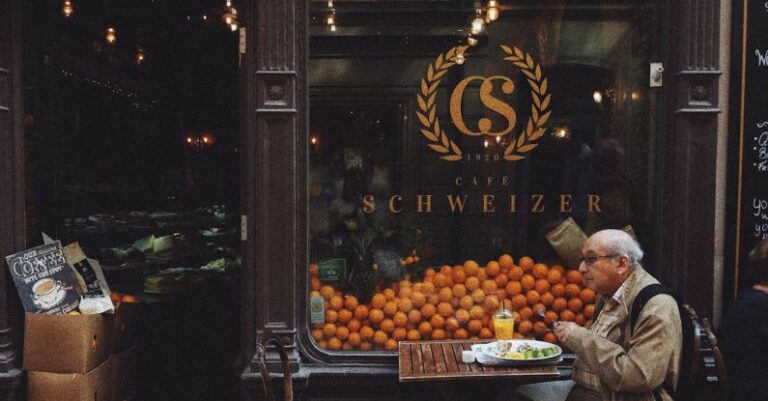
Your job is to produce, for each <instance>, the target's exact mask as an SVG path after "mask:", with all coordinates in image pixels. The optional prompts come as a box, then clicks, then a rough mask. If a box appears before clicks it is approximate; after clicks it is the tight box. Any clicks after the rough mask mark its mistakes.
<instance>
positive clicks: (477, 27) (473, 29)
mask: <svg viewBox="0 0 768 401" xmlns="http://www.w3.org/2000/svg"><path fill="white" fill-rule="evenodd" d="M484 31H485V20H484V19H483V12H482V10H480V9H479V8H478V9H477V11H476V13H475V18H474V19H472V22H471V23H470V25H469V32H470V33H471V34H473V35H480V34H481V33H483V32H484Z"/></svg>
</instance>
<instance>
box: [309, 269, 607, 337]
mask: <svg viewBox="0 0 768 401" xmlns="http://www.w3.org/2000/svg"><path fill="white" fill-rule="evenodd" d="M309 271H310V296H321V297H323V298H324V300H325V322H324V323H316V324H314V325H312V329H311V334H312V337H313V338H314V340H315V341H316V342H317V344H318V345H319V346H320V347H321V348H324V349H328V350H333V351H337V350H344V351H350V350H361V351H369V350H382V349H383V350H388V351H394V350H396V349H397V343H398V341H402V340H428V339H432V340H445V339H491V338H493V336H494V333H493V324H492V319H491V317H492V316H493V314H494V313H496V312H497V311H498V310H499V309H500V308H501V306H502V304H504V305H506V307H507V309H510V310H511V311H512V315H513V316H514V318H515V334H514V335H515V337H516V338H536V339H539V340H543V341H548V342H551V343H557V338H556V337H555V335H554V333H553V332H552V324H553V323H554V322H555V321H558V320H563V321H570V322H575V323H577V324H579V325H581V326H583V325H585V324H586V323H587V322H588V321H589V320H590V319H591V318H592V315H593V314H594V310H595V305H594V303H595V293H594V291H592V290H590V289H588V288H583V287H582V277H581V273H579V271H578V270H566V269H565V268H563V267H562V266H560V265H552V266H548V265H546V264H543V263H535V262H534V261H533V259H531V258H530V257H527V256H523V257H521V258H520V259H519V260H518V263H517V264H515V263H514V259H513V258H512V256H510V255H508V254H504V255H501V256H499V258H498V260H491V261H490V262H488V263H487V264H486V265H485V266H480V265H479V264H478V263H477V262H476V261H474V260H467V261H466V262H464V264H462V265H455V266H449V265H444V266H442V267H440V268H439V269H438V268H429V269H427V270H426V271H425V275H424V280H423V281H421V282H415V283H413V282H411V281H409V280H402V281H400V282H399V283H394V284H392V285H390V286H389V287H386V288H383V289H380V290H379V291H378V292H376V294H374V295H373V297H372V298H371V301H370V303H368V304H361V303H360V302H359V301H358V299H357V298H356V297H355V296H354V295H345V294H342V293H341V292H340V291H338V290H336V289H335V288H334V287H333V286H331V285H328V284H324V283H322V282H321V281H320V279H319V278H318V266H317V265H316V264H311V265H310V266H309Z"/></svg>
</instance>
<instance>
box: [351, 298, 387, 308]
mask: <svg viewBox="0 0 768 401" xmlns="http://www.w3.org/2000/svg"><path fill="white" fill-rule="evenodd" d="M357 305H360V302H359V301H358V300H357V297H356V296H354V295H347V296H345V297H344V307H345V308H347V309H349V310H355V308H357ZM382 306H384V305H382ZM378 309H381V306H379V307H378Z"/></svg>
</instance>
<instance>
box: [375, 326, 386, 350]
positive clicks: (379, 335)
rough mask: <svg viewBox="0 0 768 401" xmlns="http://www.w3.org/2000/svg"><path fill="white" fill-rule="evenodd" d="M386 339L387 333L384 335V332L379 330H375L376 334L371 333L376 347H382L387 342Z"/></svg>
mask: <svg viewBox="0 0 768 401" xmlns="http://www.w3.org/2000/svg"><path fill="white" fill-rule="evenodd" d="M388 338H389V336H387V333H385V332H383V331H381V330H376V332H375V333H373V343H374V344H376V345H381V346H383V345H384V343H385V342H387V339H388Z"/></svg>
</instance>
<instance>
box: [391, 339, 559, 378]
mask: <svg viewBox="0 0 768 401" xmlns="http://www.w3.org/2000/svg"><path fill="white" fill-rule="evenodd" d="M472 344H473V342H472V341H468V340H447V341H401V342H400V344H399V351H398V352H399V371H400V381H429V380H462V379H483V378H486V379H491V378H497V377H518V378H532V377H542V378H543V377H556V376H558V375H559V373H558V371H557V367H556V366H554V365H546V366H532V367H512V366H483V365H481V364H479V363H477V362H475V363H469V364H467V363H464V362H462V361H461V351H464V350H471V349H472Z"/></svg>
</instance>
